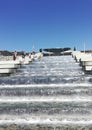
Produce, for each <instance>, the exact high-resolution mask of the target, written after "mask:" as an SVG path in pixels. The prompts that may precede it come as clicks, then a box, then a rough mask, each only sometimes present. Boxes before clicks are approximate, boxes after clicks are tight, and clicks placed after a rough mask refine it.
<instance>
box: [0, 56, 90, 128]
mask: <svg viewBox="0 0 92 130" xmlns="http://www.w3.org/2000/svg"><path fill="white" fill-rule="evenodd" d="M15 115H16V116H15ZM91 117H92V76H91V75H87V74H85V73H84V72H83V71H82V68H81V67H80V66H79V64H78V63H76V62H75V61H74V59H73V58H72V57H71V56H56V57H54V56H52V57H43V58H42V59H40V60H37V61H34V62H32V63H31V64H29V65H23V66H22V67H21V68H20V69H19V70H18V71H17V73H16V74H12V75H11V76H10V77H3V78H2V77H0V124H13V123H15V122H16V123H17V124H47V125H48V124H53V125H58V124H59V125H62V124H92V118H91Z"/></svg>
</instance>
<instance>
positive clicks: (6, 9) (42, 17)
mask: <svg viewBox="0 0 92 130" xmlns="http://www.w3.org/2000/svg"><path fill="white" fill-rule="evenodd" d="M84 44H85V47H86V49H92V0H0V50H10V51H13V50H19V51H21V50H25V51H31V50H32V46H33V45H34V48H35V50H36V51H37V50H39V49H40V48H54V47H70V48H72V49H73V48H74V46H75V47H76V48H77V49H78V50H83V48H84Z"/></svg>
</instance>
